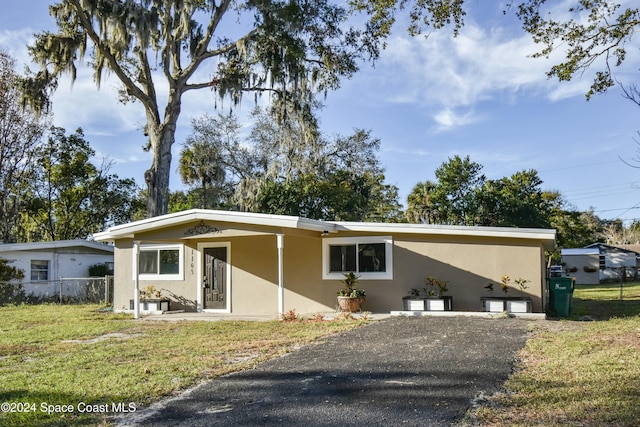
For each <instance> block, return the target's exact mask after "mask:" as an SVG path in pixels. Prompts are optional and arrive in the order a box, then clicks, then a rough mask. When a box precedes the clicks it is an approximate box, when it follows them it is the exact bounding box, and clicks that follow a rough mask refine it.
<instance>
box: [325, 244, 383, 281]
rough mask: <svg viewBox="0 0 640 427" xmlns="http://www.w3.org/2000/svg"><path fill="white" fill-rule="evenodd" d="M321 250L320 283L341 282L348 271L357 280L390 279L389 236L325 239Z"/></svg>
mask: <svg viewBox="0 0 640 427" xmlns="http://www.w3.org/2000/svg"><path fill="white" fill-rule="evenodd" d="M322 246H323V250H322V258H323V259H322V264H323V271H322V278H323V279H339V280H341V279H343V278H344V276H343V274H344V273H348V272H350V271H353V272H355V273H356V274H358V275H360V278H361V279H368V280H376V279H377V280H390V279H393V271H392V266H393V263H392V249H393V240H392V238H391V237H390V236H384V237H338V238H325V239H323V240H322Z"/></svg>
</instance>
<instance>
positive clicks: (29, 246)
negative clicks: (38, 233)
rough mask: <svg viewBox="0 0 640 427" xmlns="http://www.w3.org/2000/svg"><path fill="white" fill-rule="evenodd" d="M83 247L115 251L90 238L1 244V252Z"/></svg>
mask: <svg viewBox="0 0 640 427" xmlns="http://www.w3.org/2000/svg"><path fill="white" fill-rule="evenodd" d="M73 247H83V248H91V249H97V250H100V251H104V252H111V253H113V246H110V245H105V244H104V243H98V242H97V241H96V242H92V241H89V240H82V239H76V240H54V241H51V242H29V243H8V244H0V252H13V251H37V250H50V249H60V248H73Z"/></svg>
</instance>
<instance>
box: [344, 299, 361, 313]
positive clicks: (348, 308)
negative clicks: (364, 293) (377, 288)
mask: <svg viewBox="0 0 640 427" xmlns="http://www.w3.org/2000/svg"><path fill="white" fill-rule="evenodd" d="M363 302H364V298H360V297H338V306H340V310H342V311H345V312H348V313H355V312H356V311H360V306H361V305H362V303H363Z"/></svg>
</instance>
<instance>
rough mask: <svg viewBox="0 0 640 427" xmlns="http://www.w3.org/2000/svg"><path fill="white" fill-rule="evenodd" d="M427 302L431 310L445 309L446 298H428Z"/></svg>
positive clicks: (428, 308)
mask: <svg viewBox="0 0 640 427" xmlns="http://www.w3.org/2000/svg"><path fill="white" fill-rule="evenodd" d="M425 303H426V304H427V307H426V308H427V310H430V311H444V300H443V299H428V300H426V301H425Z"/></svg>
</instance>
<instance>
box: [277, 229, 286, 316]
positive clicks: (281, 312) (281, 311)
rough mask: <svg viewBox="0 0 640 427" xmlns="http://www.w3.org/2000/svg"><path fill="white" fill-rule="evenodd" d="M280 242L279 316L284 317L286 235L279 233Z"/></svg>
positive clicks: (278, 241)
mask: <svg viewBox="0 0 640 427" xmlns="http://www.w3.org/2000/svg"><path fill="white" fill-rule="evenodd" d="M276 238H277V244H278V318H280V319H282V316H283V315H284V262H283V256H282V255H283V253H282V251H283V249H284V235H283V234H277V235H276Z"/></svg>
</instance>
